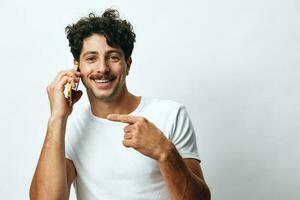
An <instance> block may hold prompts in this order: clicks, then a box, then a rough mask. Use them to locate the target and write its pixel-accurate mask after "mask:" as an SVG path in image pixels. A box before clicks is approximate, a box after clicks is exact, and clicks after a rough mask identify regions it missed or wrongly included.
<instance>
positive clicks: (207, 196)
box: [201, 183, 211, 200]
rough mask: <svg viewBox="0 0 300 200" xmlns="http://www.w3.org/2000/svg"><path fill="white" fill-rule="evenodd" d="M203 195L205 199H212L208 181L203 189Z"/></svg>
mask: <svg viewBox="0 0 300 200" xmlns="http://www.w3.org/2000/svg"><path fill="white" fill-rule="evenodd" d="M201 196H202V198H201V199H203V200H210V199H211V193H210V189H209V187H208V186H207V184H206V183H204V185H203V188H202V190H201Z"/></svg>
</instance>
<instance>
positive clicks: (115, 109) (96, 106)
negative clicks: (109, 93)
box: [88, 87, 141, 118]
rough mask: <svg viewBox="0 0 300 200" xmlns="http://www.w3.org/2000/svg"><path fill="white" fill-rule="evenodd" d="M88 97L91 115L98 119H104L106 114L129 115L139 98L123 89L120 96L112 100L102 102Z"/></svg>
mask: <svg viewBox="0 0 300 200" xmlns="http://www.w3.org/2000/svg"><path fill="white" fill-rule="evenodd" d="M88 96H89V101H90V104H91V109H92V113H93V114H94V115H95V116H97V117H100V118H106V116H107V115H108V114H129V113H131V112H132V111H134V110H135V109H136V108H137V106H138V105H139V103H140V100H141V97H138V96H134V95H133V94H131V93H130V92H128V90H127V88H126V87H125V88H124V90H122V91H121V93H120V95H119V96H118V97H116V98H115V99H113V100H110V101H103V100H99V99H96V98H95V97H91V95H88Z"/></svg>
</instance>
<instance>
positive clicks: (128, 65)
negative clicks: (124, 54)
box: [126, 56, 132, 75]
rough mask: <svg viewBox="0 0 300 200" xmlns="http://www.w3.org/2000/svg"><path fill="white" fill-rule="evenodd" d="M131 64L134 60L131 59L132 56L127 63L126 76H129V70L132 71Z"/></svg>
mask: <svg viewBox="0 0 300 200" xmlns="http://www.w3.org/2000/svg"><path fill="white" fill-rule="evenodd" d="M131 63H132V58H131V56H130V57H129V58H128V59H127V62H126V64H127V68H126V75H128V74H129V70H130V67H131Z"/></svg>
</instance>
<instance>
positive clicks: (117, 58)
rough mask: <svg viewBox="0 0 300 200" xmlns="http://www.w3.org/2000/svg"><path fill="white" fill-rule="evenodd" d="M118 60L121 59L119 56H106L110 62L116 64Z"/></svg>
mask: <svg viewBox="0 0 300 200" xmlns="http://www.w3.org/2000/svg"><path fill="white" fill-rule="evenodd" d="M120 59H121V58H120V56H118V55H109V56H108V60H109V61H110V62H118V61H119V60H120Z"/></svg>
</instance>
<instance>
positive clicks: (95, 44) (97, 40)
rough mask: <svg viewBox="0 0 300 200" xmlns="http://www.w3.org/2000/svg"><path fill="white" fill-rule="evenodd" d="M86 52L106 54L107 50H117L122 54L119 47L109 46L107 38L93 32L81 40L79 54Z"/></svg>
mask: <svg viewBox="0 0 300 200" xmlns="http://www.w3.org/2000/svg"><path fill="white" fill-rule="evenodd" d="M88 52H97V53H98V54H106V53H107V52H118V53H120V54H121V55H123V51H122V49H121V48H116V47H112V46H109V45H108V44H107V39H106V38H105V37H104V36H103V35H100V34H93V35H91V36H90V37H87V38H85V39H84V40H83V45H82V49H81V55H84V54H86V53H88Z"/></svg>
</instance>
